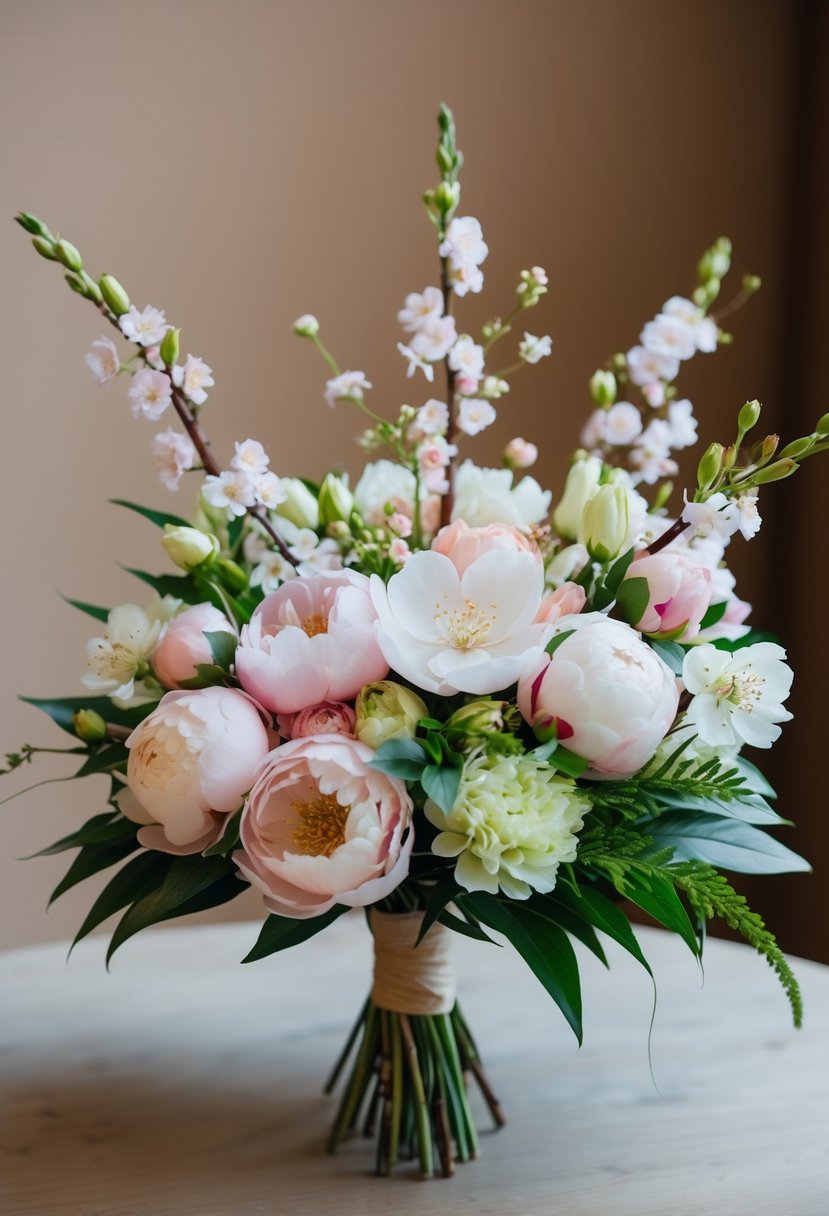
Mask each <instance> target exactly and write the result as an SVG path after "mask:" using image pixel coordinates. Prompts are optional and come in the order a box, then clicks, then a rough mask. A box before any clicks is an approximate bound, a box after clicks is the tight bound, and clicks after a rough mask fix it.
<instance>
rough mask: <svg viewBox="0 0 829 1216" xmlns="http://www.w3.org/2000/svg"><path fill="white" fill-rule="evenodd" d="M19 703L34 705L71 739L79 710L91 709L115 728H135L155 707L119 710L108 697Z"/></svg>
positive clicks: (53, 699)
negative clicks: (75, 717)
mask: <svg viewBox="0 0 829 1216" xmlns="http://www.w3.org/2000/svg"><path fill="white" fill-rule="evenodd" d="M20 700H21V701H25V702H26V704H27V705H34V706H35V707H36V708H37V709H42V710H43V712H44V713H45V714H48V715H49V717H50V718H51V719H52V721H53V722H55V723H56V724H57V725H58V726H59V727H60V728H61V729H62V730H65V731H67V732H68V733H69V734H70V735H72V737H73V738H77V736H76V734H75V726H74V721H73V720H74V716H75V714H76V713H77V711H78V710H79V709H92V710H94V711H95V712H96V713H98V714H100V715H101V717H102V718H103V719H104V721H105V722H112V723H114V724H115V725H116V726H129V727H130V728H132V727H134V726H137V725H138V723H139V722H141V721H142V720H143V719H144V718H146V716H147V714H148V713H149V712H150V710H151V709H154V708H155V706H154V705H153V704H152V703H149V704H146V705H134V706H132V708H130V709H119V708H118V707H117V706H116V705H115V704H114V703H113V702H112V701H111V700H110V699H109V697H83V696H81V697H56V698H52V699H49V698H43V697H21V698H20Z"/></svg>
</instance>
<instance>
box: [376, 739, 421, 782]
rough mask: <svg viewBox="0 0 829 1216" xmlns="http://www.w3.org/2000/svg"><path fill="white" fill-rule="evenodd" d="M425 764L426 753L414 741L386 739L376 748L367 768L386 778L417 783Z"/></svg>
mask: <svg viewBox="0 0 829 1216" xmlns="http://www.w3.org/2000/svg"><path fill="white" fill-rule="evenodd" d="M426 764H427V756H426V752H425V751H424V749H423V747H422V746H421V744H420V743H417V742H415V740H414V739H387V740H386V742H385V743H381V745H380V746H379V747H378V749H377V751H376V752H375V753H374V756H373V757H372V759H371V760H370V761H369V762H368V767H369V768H374V769H377V771H378V772H379V773H385V774H386V776H387V777H399V778H400V780H401V781H419V780H420V775H421V773H422V772H423V769H424V768H425V766H426Z"/></svg>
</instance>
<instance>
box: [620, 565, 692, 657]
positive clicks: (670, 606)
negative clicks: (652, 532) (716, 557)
mask: <svg viewBox="0 0 829 1216" xmlns="http://www.w3.org/2000/svg"><path fill="white" fill-rule="evenodd" d="M625 578H626V579H630V578H644V579H645V580H646V581H647V584H648V590H649V593H650V594H649V596H648V605H647V608H646V609H645V611H644V613H643V614H642V617H641V620H639V621H637V622H636V628H637V629H638V630H639V631H640V633H647V634H652V635H659V636H661V637H666V636H669V637H671V638H674V639H676V638H680V639H681V640H682V641H684V642H687V641H690V639H691V638H694V637H696V636H697V634H698V633H699V626H700V621H701V620H702V618H703V617H704V616H705V614H706V612H707V611H708V607H709V605H710V603H711V571H710V570H708V569H706V567H705V566H700V565H699V564H698V563H697V562H695V561H692V560H691V558H690V557H686V556H685V554H683V553H654V554H652V555H651V554H648V555H646V556H645V557H639V558H637V559H636V560H635V561H633V562H631V564H630V566H629V567H628V569H627V571H626V573H625Z"/></svg>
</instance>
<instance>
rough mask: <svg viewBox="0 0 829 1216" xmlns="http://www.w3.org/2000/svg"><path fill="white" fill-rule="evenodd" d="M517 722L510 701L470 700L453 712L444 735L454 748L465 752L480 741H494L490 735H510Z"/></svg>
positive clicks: (513, 707) (514, 710)
mask: <svg viewBox="0 0 829 1216" xmlns="http://www.w3.org/2000/svg"><path fill="white" fill-rule="evenodd" d="M519 721H520V716H519V715H518V714H517V712H516V709H515V706H513V705H512V704H511V703H510V702H509V701H487V700H480V701H470V702H469V704H468V705H462V706H461V708H460V709H456V710H455V712H454V713H453V714H452V717H451V718H450V719H449V721H448V722H447V723H446V726H445V727H444V732H445V734H446V738H447V740H448V741H449V742H450V743H451V744H452V747H453V748H456V749H457V750H458V751H462V752H465V751H469V750H470V748H473V747H475V746H477V744H478V743H480V742H481V740H482V739H490V740H493V736H497V735H500V734H502V733H503V732H504V731H507V732H511V731H512V730H513V729H514V728H515V726H517V725H518V722H519Z"/></svg>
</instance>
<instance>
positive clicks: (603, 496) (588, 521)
mask: <svg viewBox="0 0 829 1216" xmlns="http://www.w3.org/2000/svg"><path fill="white" fill-rule="evenodd" d="M629 531H630V514H629V508H628V489H627V487H626V486H623V485H604V486H600V487H599V490H598V492H597V493H596V494H595V495H594V497H593V498H591V499H590V501H589V502H588V503H587V505H586V506H585V508H584V513H583V515H582V519H581V529H580V532H581V535H582V536H583V538H584V544H585V545H586V546H587V552H588V553H589V554H590V556H591V557H592V558H593V559H594V561H597V562H609V561H612V560H613V558H615V557H618V556H619V554H620V553H621V552H622V550H623V549H624V547H625V543H626V541H627V538H628V533H629Z"/></svg>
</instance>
